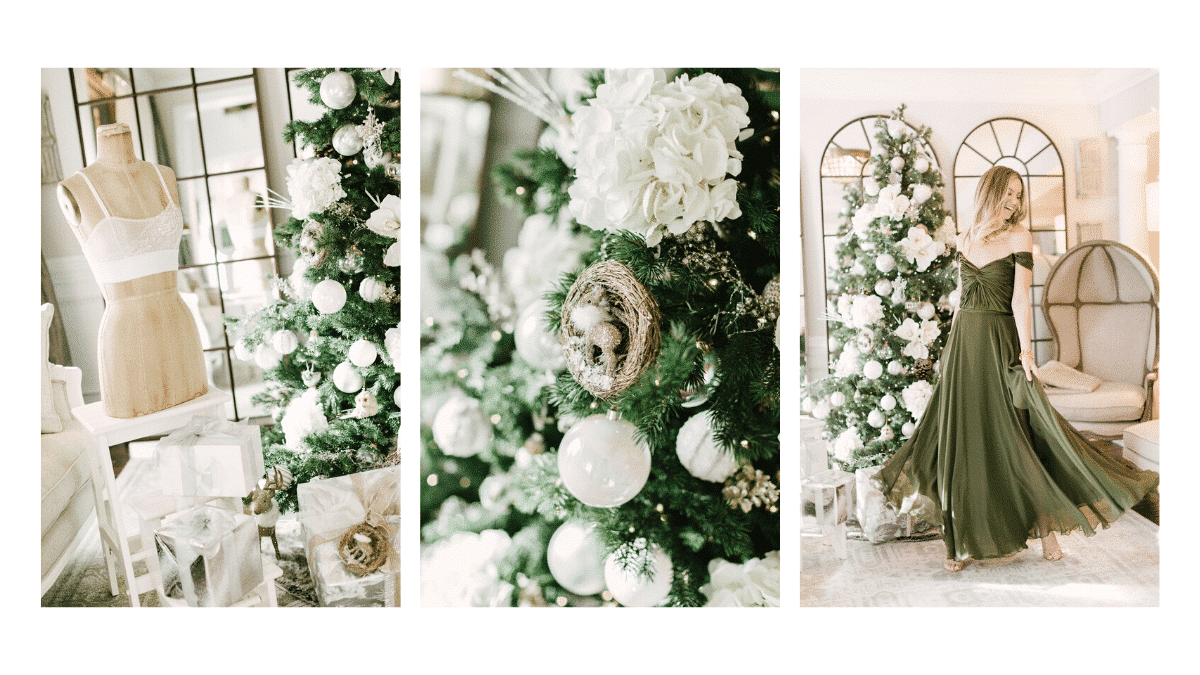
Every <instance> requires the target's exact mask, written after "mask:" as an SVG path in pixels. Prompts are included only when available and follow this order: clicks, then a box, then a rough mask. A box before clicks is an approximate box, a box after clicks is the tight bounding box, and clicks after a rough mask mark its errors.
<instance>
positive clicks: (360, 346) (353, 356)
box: [346, 338, 379, 368]
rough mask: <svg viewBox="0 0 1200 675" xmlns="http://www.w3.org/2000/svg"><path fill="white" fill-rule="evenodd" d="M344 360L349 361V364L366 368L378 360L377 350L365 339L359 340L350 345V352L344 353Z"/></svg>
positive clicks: (373, 344)
mask: <svg viewBox="0 0 1200 675" xmlns="http://www.w3.org/2000/svg"><path fill="white" fill-rule="evenodd" d="M346 358H348V359H350V363H353V364H354V365H356V366H358V367H360V368H366V367H367V366H369V365H371V364H372V363H375V359H377V358H379V350H378V349H377V348H376V347H375V343H373V342H371V341H370V340H368V339H366V338H359V339H357V340H355V341H354V343H353V344H351V345H350V350H349V351H348V352H346Z"/></svg>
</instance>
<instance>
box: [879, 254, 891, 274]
mask: <svg viewBox="0 0 1200 675" xmlns="http://www.w3.org/2000/svg"><path fill="white" fill-rule="evenodd" d="M875 269H877V270H879V271H880V272H883V273H884V274H887V273H888V272H891V271H892V270H894V269H896V259H895V258H893V257H892V254H890V253H884V254H882V255H880V256H879V257H878V258H876V259H875Z"/></svg>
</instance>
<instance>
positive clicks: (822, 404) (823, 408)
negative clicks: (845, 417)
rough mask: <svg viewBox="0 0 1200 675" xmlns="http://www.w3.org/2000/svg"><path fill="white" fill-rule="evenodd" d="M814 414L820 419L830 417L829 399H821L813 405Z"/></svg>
mask: <svg viewBox="0 0 1200 675" xmlns="http://www.w3.org/2000/svg"><path fill="white" fill-rule="evenodd" d="M812 416H813V417H815V418H817V419H819V420H823V419H825V418H826V417H829V401H819V402H818V403H817V404H816V405H815V406H813V410H812Z"/></svg>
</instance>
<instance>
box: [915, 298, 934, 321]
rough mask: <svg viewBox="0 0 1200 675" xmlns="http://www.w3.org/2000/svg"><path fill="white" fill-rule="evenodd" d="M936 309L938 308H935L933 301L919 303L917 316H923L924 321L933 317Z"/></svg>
mask: <svg viewBox="0 0 1200 675" xmlns="http://www.w3.org/2000/svg"><path fill="white" fill-rule="evenodd" d="M935 311H936V309H935V308H934V306H933V303H929V302H922V303H921V304H919V305H917V316H919V317H921V319H922V320H924V321H928V320H930V319H932V318H933V315H934V312H935Z"/></svg>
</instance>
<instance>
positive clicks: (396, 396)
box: [392, 387, 401, 408]
mask: <svg viewBox="0 0 1200 675" xmlns="http://www.w3.org/2000/svg"><path fill="white" fill-rule="evenodd" d="M392 402H393V403H395V404H396V407H397V408H399V407H401V406H400V387H396V389H395V390H393V391H392Z"/></svg>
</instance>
